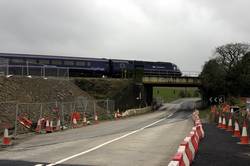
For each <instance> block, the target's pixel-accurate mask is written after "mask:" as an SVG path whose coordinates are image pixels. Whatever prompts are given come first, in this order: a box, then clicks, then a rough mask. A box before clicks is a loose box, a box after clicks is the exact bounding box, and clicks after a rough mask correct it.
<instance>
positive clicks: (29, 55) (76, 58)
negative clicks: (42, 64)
mask: <svg viewBox="0 0 250 166" xmlns="http://www.w3.org/2000/svg"><path fill="white" fill-rule="evenodd" d="M3 56H5V57H25V58H41V59H48V58H49V59H58V58H59V59H65V60H91V61H108V59H105V58H86V57H68V56H54V55H35V54H16V53H15V54H13V53H0V57H3Z"/></svg>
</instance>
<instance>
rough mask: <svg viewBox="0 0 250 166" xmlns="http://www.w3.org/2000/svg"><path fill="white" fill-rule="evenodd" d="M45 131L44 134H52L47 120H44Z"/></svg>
mask: <svg viewBox="0 0 250 166" xmlns="http://www.w3.org/2000/svg"><path fill="white" fill-rule="evenodd" d="M45 131H46V133H51V132H52V130H51V127H50V122H49V120H48V119H47V120H46V127H45Z"/></svg>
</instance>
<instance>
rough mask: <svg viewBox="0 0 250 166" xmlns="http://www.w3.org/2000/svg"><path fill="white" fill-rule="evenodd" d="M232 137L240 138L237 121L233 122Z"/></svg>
mask: <svg viewBox="0 0 250 166" xmlns="http://www.w3.org/2000/svg"><path fill="white" fill-rule="evenodd" d="M233 136H234V137H240V128H239V123H238V121H237V120H235V122H234V134H233Z"/></svg>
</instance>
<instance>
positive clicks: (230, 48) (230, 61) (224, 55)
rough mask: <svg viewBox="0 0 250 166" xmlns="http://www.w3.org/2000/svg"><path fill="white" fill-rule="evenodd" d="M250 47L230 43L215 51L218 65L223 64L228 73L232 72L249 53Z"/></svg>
mask: <svg viewBox="0 0 250 166" xmlns="http://www.w3.org/2000/svg"><path fill="white" fill-rule="evenodd" d="M249 48H250V45H249V44H246V43H230V44H226V45H223V46H219V47H217V48H216V49H215V55H216V56H217V57H216V58H217V61H218V63H220V64H222V65H223V67H224V68H225V70H226V71H230V70H231V68H232V67H233V66H235V65H236V64H237V63H238V62H239V61H240V60H241V58H242V57H243V56H244V55H245V54H246V53H247V52H248V51H249Z"/></svg>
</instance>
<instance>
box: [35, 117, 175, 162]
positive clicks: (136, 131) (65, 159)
mask: <svg viewBox="0 0 250 166" xmlns="http://www.w3.org/2000/svg"><path fill="white" fill-rule="evenodd" d="M172 115H173V113H172V114H170V115H168V116H167V117H166V118H162V119H160V120H157V121H155V122H153V123H151V124H149V125H147V126H144V127H142V128H140V129H137V130H134V131H132V132H130V133H127V134H125V135H123V136H120V137H118V138H115V139H112V140H110V141H107V142H104V143H103V144H100V145H98V146H96V147H93V148H91V149H88V150H86V151H83V152H80V153H77V154H75V155H72V156H69V157H67V158H64V159H62V160H59V161H57V162H54V163H51V164H48V165H46V166H54V165H58V164H61V163H63V162H65V161H68V160H71V159H73V158H76V157H78V156H81V155H84V154H86V153H89V152H92V151H94V150H97V149H99V148H101V147H103V146H106V145H108V144H111V143H113V142H115V141H118V140H120V139H122V138H125V137H128V136H130V135H132V134H135V133H138V132H140V131H142V130H144V129H146V128H148V127H151V126H153V125H155V124H157V123H159V122H161V121H163V120H165V119H167V118H169V117H170V116H172ZM35 166H39V165H38V164H37V165H35Z"/></svg>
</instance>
